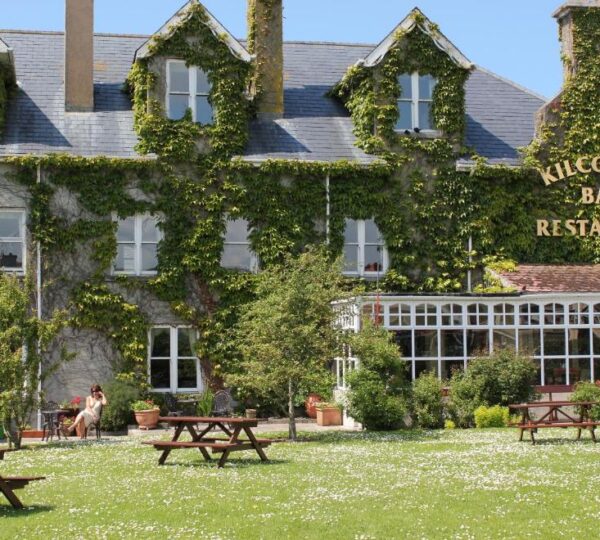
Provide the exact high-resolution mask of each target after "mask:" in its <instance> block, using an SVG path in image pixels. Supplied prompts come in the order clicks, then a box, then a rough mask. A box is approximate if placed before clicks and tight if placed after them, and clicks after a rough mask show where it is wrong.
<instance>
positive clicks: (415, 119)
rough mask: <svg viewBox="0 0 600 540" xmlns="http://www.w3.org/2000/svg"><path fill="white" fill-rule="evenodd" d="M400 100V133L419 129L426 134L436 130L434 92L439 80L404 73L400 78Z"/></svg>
mask: <svg viewBox="0 0 600 540" xmlns="http://www.w3.org/2000/svg"><path fill="white" fill-rule="evenodd" d="M398 84H399V85H400V91H401V94H400V99H399V100H398V113H399V116H398V121H397V122H396V129H397V130H398V131H405V130H409V131H412V130H413V129H415V128H416V129H418V130H420V131H425V132H428V131H429V132H433V131H435V130H436V128H435V126H434V124H433V118H432V114H431V110H432V104H433V92H434V90H435V86H436V84H437V80H436V79H435V78H434V77H432V76H431V75H419V73H417V72H415V73H403V74H402V75H400V76H399V77H398Z"/></svg>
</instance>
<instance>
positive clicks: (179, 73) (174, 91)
mask: <svg viewBox="0 0 600 540" xmlns="http://www.w3.org/2000/svg"><path fill="white" fill-rule="evenodd" d="M211 89H212V84H211V82H210V80H209V79H208V74H207V73H206V72H205V71H203V70H201V69H200V68H198V67H195V66H190V67H188V66H186V64H185V62H183V61H182V60H168V61H167V117H168V118H170V119H171V120H181V119H182V118H183V117H184V116H185V112H186V111H187V110H188V109H191V110H192V119H193V120H194V122H197V123H199V124H212V123H213V120H214V117H213V108H212V105H211V103H210V100H209V96H210V92H211Z"/></svg>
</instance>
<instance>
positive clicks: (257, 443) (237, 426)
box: [143, 416, 272, 468]
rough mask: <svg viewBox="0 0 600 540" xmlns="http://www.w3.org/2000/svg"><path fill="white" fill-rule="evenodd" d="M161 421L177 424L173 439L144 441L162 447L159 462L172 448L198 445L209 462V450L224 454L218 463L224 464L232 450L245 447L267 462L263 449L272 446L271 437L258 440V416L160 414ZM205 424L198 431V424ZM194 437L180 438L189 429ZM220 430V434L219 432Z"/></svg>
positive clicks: (157, 448)
mask: <svg viewBox="0 0 600 540" xmlns="http://www.w3.org/2000/svg"><path fill="white" fill-rule="evenodd" d="M158 421H159V422H168V423H170V424H171V425H175V433H174V434H173V438H172V439H171V440H170V441H144V442H143V444H147V445H151V446H154V448H155V449H156V450H162V454H161V456H160V458H159V459H158V464H159V465H163V464H164V463H165V461H166V459H167V457H168V456H169V454H170V453H171V451H172V450H175V449H178V448H197V449H198V450H199V451H200V453H201V454H202V457H203V458H204V459H205V460H206V461H211V460H212V458H211V456H210V454H209V453H208V450H211V451H212V453H213V454H221V457H220V459H219V463H218V466H219V468H221V467H224V466H225V463H226V462H227V459H228V458H229V455H230V454H231V452H240V451H242V450H255V451H256V453H257V454H258V456H259V457H260V459H261V460H262V461H267V456H266V454H265V452H264V451H263V448H265V447H267V446H269V445H270V444H271V442H272V441H270V440H269V439H257V438H256V437H255V436H254V433H253V432H252V428H253V427H256V426H257V425H258V422H257V420H256V419H249V418H216V417H215V418H213V417H202V416H169V417H159V419H158ZM199 424H202V425H206V427H204V428H203V429H202V430H199V428H198V425H199ZM186 429H187V431H188V432H189V434H190V435H191V437H192V440H191V441H180V440H179V437H180V436H181V434H182V433H183V432H184V430H186ZM216 430H218V431H220V432H222V433H223V434H224V435H225V436H210V435H211V432H212V431H216ZM218 431H217V434H218ZM242 432H243V433H245V434H246V436H247V437H248V439H247V440H244V439H240V438H239V436H240V434H241V433H242Z"/></svg>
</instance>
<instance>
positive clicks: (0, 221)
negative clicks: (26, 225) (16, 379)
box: [0, 212, 23, 238]
mask: <svg viewBox="0 0 600 540" xmlns="http://www.w3.org/2000/svg"><path fill="white" fill-rule="evenodd" d="M21 217H22V216H21V214H18V213H16V212H6V213H0V237H2V238H22V237H23V235H22V234H21Z"/></svg>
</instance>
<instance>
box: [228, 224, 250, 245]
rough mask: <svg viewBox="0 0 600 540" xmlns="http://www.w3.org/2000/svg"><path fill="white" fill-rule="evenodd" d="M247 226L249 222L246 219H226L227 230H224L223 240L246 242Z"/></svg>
mask: <svg viewBox="0 0 600 540" xmlns="http://www.w3.org/2000/svg"><path fill="white" fill-rule="evenodd" d="M249 228H250V227H249V223H248V220H246V219H230V220H228V221H227V230H226V232H225V242H242V243H245V242H247V241H248V230H249Z"/></svg>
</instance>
